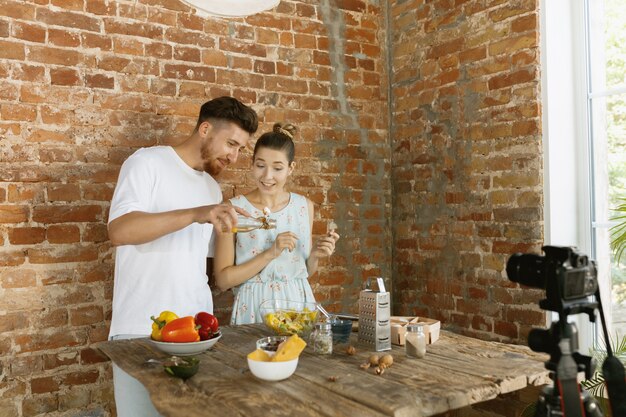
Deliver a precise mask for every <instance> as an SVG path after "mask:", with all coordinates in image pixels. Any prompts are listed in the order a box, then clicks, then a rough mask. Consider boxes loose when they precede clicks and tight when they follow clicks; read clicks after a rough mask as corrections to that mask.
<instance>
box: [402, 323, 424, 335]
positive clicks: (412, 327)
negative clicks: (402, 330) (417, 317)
mask: <svg viewBox="0 0 626 417" xmlns="http://www.w3.org/2000/svg"><path fill="white" fill-rule="evenodd" d="M406 331H407V332H413V333H419V332H422V331H424V326H423V325H421V324H416V323H413V324H409V325H407V326H406Z"/></svg>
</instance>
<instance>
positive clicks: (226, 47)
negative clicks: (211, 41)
mask: <svg viewBox="0 0 626 417" xmlns="http://www.w3.org/2000/svg"><path fill="white" fill-rule="evenodd" d="M219 49H221V50H222V51H228V52H235V53H240V54H245V55H252V56H258V57H263V58H264V57H265V56H266V53H267V51H266V49H265V48H264V47H262V46H260V45H257V44H255V43H249V42H248V43H246V42H242V41H240V40H238V39H232V38H221V39H220V43H219Z"/></svg>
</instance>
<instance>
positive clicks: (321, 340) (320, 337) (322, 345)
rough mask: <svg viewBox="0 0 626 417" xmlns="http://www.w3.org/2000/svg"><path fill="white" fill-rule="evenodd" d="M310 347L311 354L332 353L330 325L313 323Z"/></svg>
mask: <svg viewBox="0 0 626 417" xmlns="http://www.w3.org/2000/svg"><path fill="white" fill-rule="evenodd" d="M311 345H313V352H315V353H317V354H319V355H330V354H331V353H333V331H332V329H331V324H330V323H315V329H314V330H313V333H311Z"/></svg>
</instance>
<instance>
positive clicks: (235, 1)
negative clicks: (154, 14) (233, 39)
mask: <svg viewBox="0 0 626 417" xmlns="http://www.w3.org/2000/svg"><path fill="white" fill-rule="evenodd" d="M183 3H187V4H188V5H190V6H191V7H194V8H195V9H196V13H197V14H198V15H200V16H221V17H242V16H249V15H251V14H255V13H260V12H263V11H265V10H269V9H272V8H274V7H276V6H277V5H278V3H280V0H183Z"/></svg>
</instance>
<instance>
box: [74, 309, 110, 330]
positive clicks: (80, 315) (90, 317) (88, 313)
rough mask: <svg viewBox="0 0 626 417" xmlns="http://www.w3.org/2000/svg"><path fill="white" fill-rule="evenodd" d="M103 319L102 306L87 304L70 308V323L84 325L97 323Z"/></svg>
mask: <svg viewBox="0 0 626 417" xmlns="http://www.w3.org/2000/svg"><path fill="white" fill-rule="evenodd" d="M103 320H104V315H103V313H102V307H99V306H87V307H79V308H76V309H73V310H70V325H72V326H85V325H88V324H95V323H99V322H101V321H103Z"/></svg>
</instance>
